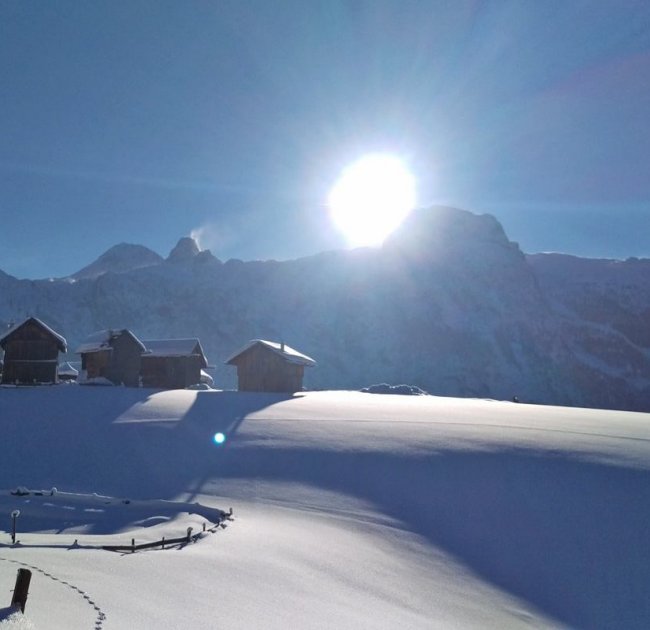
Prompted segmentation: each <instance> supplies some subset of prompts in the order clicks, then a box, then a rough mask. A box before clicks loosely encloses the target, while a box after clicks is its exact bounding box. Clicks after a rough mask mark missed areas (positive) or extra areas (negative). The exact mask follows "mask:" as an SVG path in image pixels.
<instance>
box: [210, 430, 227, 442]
mask: <svg viewBox="0 0 650 630" xmlns="http://www.w3.org/2000/svg"><path fill="white" fill-rule="evenodd" d="M212 439H213V440H214V443H215V444H223V443H224V442H225V441H226V436H225V435H224V434H223V433H221V431H220V432H219V433H215V434H214V437H213V438H212Z"/></svg>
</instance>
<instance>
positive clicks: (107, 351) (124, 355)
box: [76, 328, 146, 387]
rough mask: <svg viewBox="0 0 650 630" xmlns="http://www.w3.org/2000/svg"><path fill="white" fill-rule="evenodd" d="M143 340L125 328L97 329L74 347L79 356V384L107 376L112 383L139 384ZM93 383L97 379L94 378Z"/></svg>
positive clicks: (136, 385) (129, 385)
mask: <svg viewBox="0 0 650 630" xmlns="http://www.w3.org/2000/svg"><path fill="white" fill-rule="evenodd" d="M145 350H146V348H145V347H144V345H143V343H142V342H141V341H140V340H139V339H138V338H137V337H136V336H135V335H134V334H133V333H132V332H131V331H130V330H128V329H126V328H123V329H122V330H100V331H99V332H96V333H93V334H92V335H89V336H88V337H87V338H86V340H85V341H84V342H83V343H82V344H81V345H80V346H79V347H78V348H77V350H76V354H80V355H81V374H80V375H79V378H78V381H79V382H80V383H83V382H86V383H88V382H90V383H93V381H94V379H107V380H108V381H110V382H111V383H113V384H114V385H126V386H127V387H139V386H140V355H141V354H142V353H143V352H144V351H145ZM94 382H97V381H94Z"/></svg>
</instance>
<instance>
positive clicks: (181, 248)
mask: <svg viewBox="0 0 650 630" xmlns="http://www.w3.org/2000/svg"><path fill="white" fill-rule="evenodd" d="M200 251H201V249H200V248H199V244H198V243H197V242H196V239H193V238H192V237H191V236H183V238H181V239H180V240H179V241H178V243H176V247H174V249H172V251H171V252H170V254H169V256H168V257H167V260H168V261H169V262H184V261H186V260H191V259H192V258H194V257H195V256H197V255H198V254H199V252H200Z"/></svg>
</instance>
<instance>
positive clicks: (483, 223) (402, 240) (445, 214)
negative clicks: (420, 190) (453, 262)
mask: <svg viewBox="0 0 650 630" xmlns="http://www.w3.org/2000/svg"><path fill="white" fill-rule="evenodd" d="M494 245H497V246H501V247H504V248H506V249H515V250H518V247H517V246H516V245H515V244H514V243H511V242H510V241H509V240H508V237H507V236H506V234H505V232H504V230H503V227H502V226H501V224H500V223H499V222H498V221H497V219H495V218H494V217H493V216H492V215H490V214H482V215H477V214H473V213H472V212H468V211H467V210H460V209H458V208H452V207H448V206H433V207H431V208H423V209H419V210H416V211H414V212H413V213H411V215H410V216H409V217H408V218H407V219H406V220H405V221H404V223H403V224H402V225H401V226H400V227H399V228H398V229H397V230H396V231H395V232H394V233H393V234H392V235H391V236H390V237H389V238H388V240H387V241H386V243H385V245H384V247H385V248H386V249H387V250H397V251H399V252H402V253H405V254H407V255H409V256H416V257H422V256H424V257H428V256H427V255H428V254H434V253H435V252H439V251H441V250H442V251H444V252H446V253H449V252H452V251H463V252H468V251H471V250H474V249H476V248H477V247H480V248H481V249H484V248H485V247H486V246H487V247H488V248H490V247H493V246H494Z"/></svg>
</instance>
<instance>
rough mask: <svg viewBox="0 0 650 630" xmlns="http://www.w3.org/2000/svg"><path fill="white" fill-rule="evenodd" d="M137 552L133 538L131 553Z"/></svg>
mask: <svg viewBox="0 0 650 630" xmlns="http://www.w3.org/2000/svg"><path fill="white" fill-rule="evenodd" d="M134 552H135V538H131V553H134Z"/></svg>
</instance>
